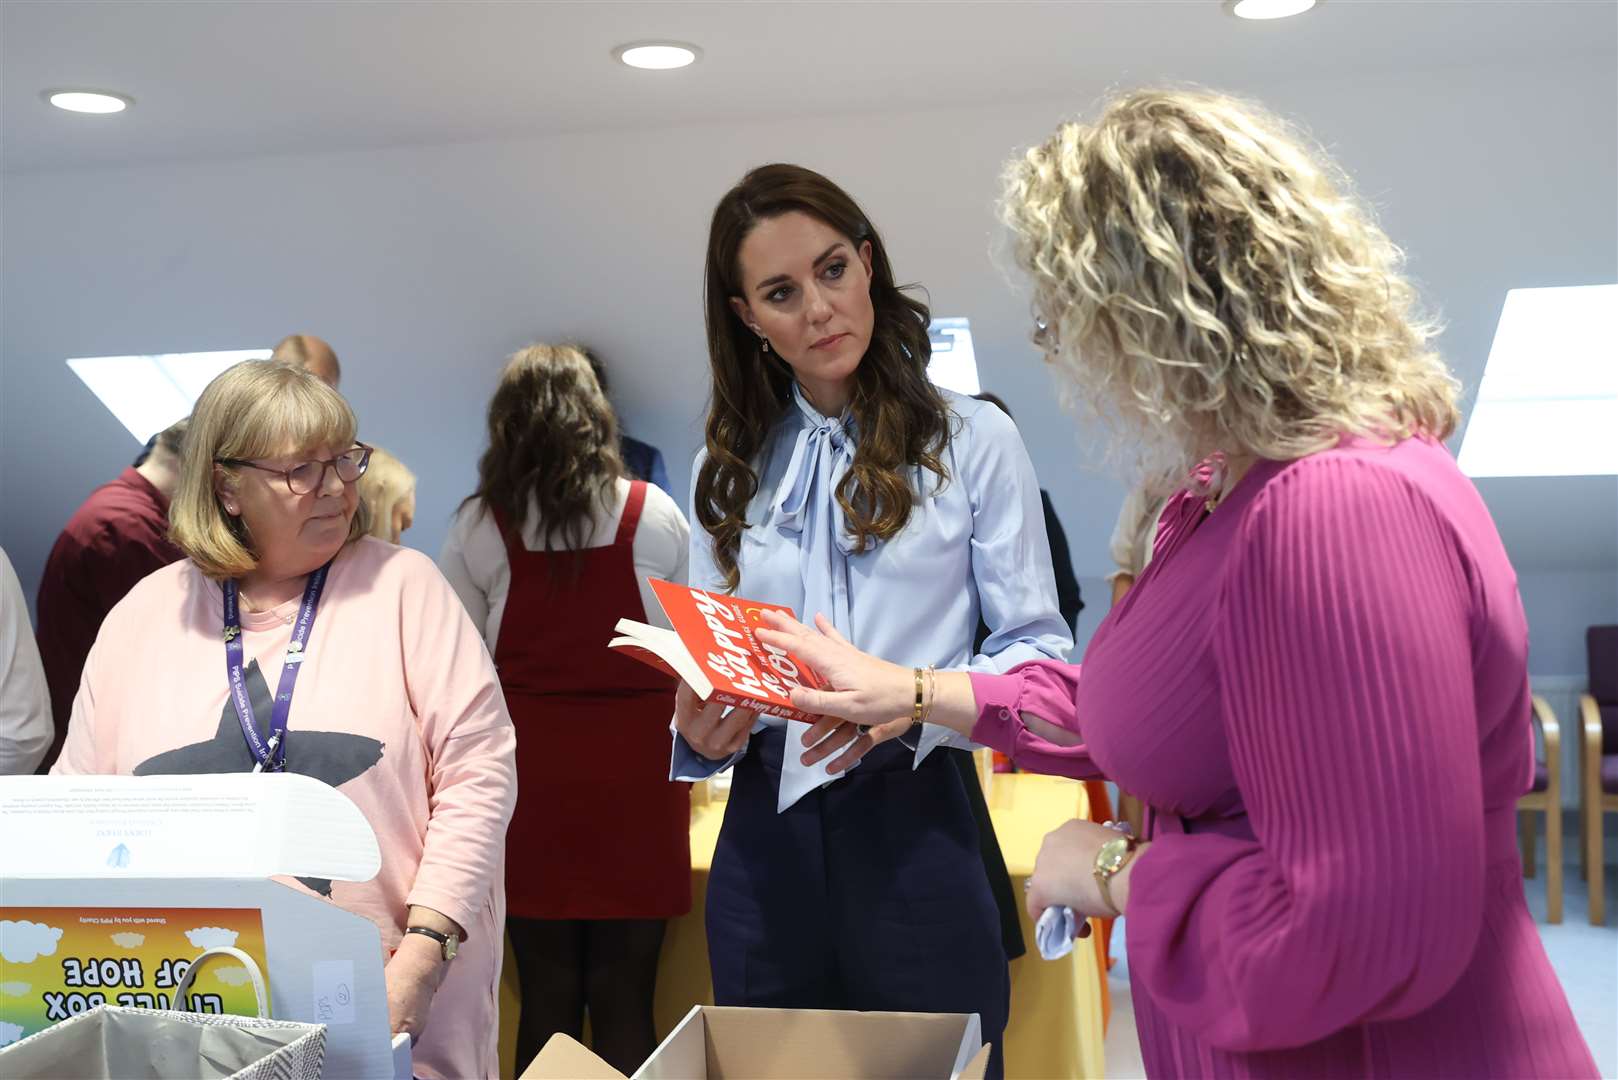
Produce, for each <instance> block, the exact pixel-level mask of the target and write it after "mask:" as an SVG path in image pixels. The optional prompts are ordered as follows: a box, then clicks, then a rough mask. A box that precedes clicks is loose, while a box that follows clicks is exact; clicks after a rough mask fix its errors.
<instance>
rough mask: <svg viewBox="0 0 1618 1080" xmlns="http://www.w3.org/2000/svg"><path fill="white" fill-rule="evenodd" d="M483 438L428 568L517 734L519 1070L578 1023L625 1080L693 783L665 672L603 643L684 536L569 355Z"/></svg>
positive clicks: (672, 889)
mask: <svg viewBox="0 0 1618 1080" xmlns="http://www.w3.org/2000/svg"><path fill="white" fill-rule="evenodd" d="M489 432H490V443H489V450H488V451H486V452H485V454H484V457H483V460H482V462H481V463H480V466H479V474H480V482H479V486H478V492H477V494H475V495H474V496H473V497H472V498H470V499H468V500H467V502H466V504H465V505H463V507H462V509H461V513H460V514H459V515H458V517H457V520H456V524H455V526H454V528H453V529H452V531H451V535H450V537H449V539H448V541H447V542H446V544H445V549H444V554H443V556H442V557H441V559H440V563H441V565H442V567H443V569H444V571H445V575H446V577H448V578H449V579H450V582H451V584H452V585H454V586H455V587H456V589H457V592H459V593H460V594H461V595H462V598H463V601H465V602H466V603H467V606H468V609H469V611H470V612H471V614H472V617H473V619H474V621H478V620H480V619H481V620H482V621H481V623H480V625H482V626H485V627H487V628H488V629H487V637H486V639H487V640H489V641H490V643H491V648H492V650H493V652H494V659H495V666H496V667H497V668H498V670H499V675H500V683H501V687H502V689H503V690H504V692H505V696H506V704H507V706H508V708H509V709H510V711H511V717H512V721H513V723H514V724H515V726H516V729H517V808H516V812H515V814H514V815H513V816H512V819H511V828H510V831H509V832H508V833H507V838H506V903H507V909H508V913H509V918H508V920H507V927H508V930H509V932H510V935H511V943H512V947H513V951H514V953H515V955H516V958H517V966H518V975H519V981H520V983H521V987H522V1016H521V1020H520V1022H519V1025H518V1046H517V1067H518V1070H519V1071H521V1069H522V1068H524V1067H525V1066H526V1064H527V1062H528V1061H529V1060H531V1058H532V1057H533V1055H534V1054H536V1053H537V1052H538V1051H539V1048H540V1047H541V1046H543V1045H544V1043H545V1041H546V1040H547V1039H548V1038H550V1036H551V1035H552V1034H554V1033H556V1032H558V1031H562V1032H567V1033H568V1034H570V1035H572V1036H574V1037H575V1038H580V1037H582V1029H583V1021H584V1016H585V1014H586V1012H588V1014H589V1017H590V1028H591V1034H592V1037H593V1042H594V1045H595V1049H596V1051H597V1053H599V1054H601V1056H602V1057H603V1058H605V1059H606V1060H608V1061H609V1062H611V1063H612V1064H613V1065H614V1066H616V1067H617V1068H618V1069H620V1070H621V1071H623V1072H626V1073H627V1072H631V1071H633V1070H634V1069H635V1068H636V1067H637V1066H638V1065H639V1064H640V1063H641V1062H642V1061H643V1060H644V1059H645V1058H646V1057H647V1056H648V1055H649V1054H650V1053H651V1051H652V1050H653V1049H654V1048H655V1045H656V1036H655V1032H654V1029H653V1024H652V999H653V992H654V989H655V984H656V973H657V958H658V953H659V950H660V948H661V946H662V941H663V933H664V927H665V923H666V920H667V919H669V918H670V917H672V916H676V915H681V914H684V913H685V912H686V911H688V910H689V909H690V906H691V851H690V834H689V828H690V788H689V785H687V784H673V783H670V782H669V780H668V772H669V751H668V728H669V717H670V716H671V715H672V714H673V711H674V684H673V680H672V679H670V678H669V677H668V676H666V675H664V674H662V673H660V672H658V671H655V670H653V669H651V668H649V667H647V666H645V665H643V664H640V663H637V662H635V661H633V660H630V659H628V658H627V657H624V656H621V655H619V654H617V653H615V652H612V651H611V650H609V649H607V648H606V643H607V641H608V640H609V639H611V638H612V636H613V634H614V630H613V627H614V624H615V623H616V622H617V621H618V620H619V619H620V618H625V617H628V618H632V619H639V620H642V621H652V620H650V619H648V614H649V613H648V612H647V610H646V604H645V602H644V600H643V598H642V597H643V591H642V586H641V581H642V580H643V579H644V578H645V577H646V576H648V575H653V576H659V577H671V578H674V579H676V580H683V577H684V558H685V557H684V555H683V554H681V552H683V550H684V544H685V541H684V540H683V539H682V537H684V536H685V535H688V534H687V531H686V527H685V522H684V519H683V518H682V517H681V516H680V513H679V509H678V508H677V507H676V506H675V505H674V502H673V500H672V499H670V498H669V497H668V496H667V495H665V494H664V493H663V492H661V491H659V490H657V489H655V488H649V487H648V485H647V484H645V483H643V482H640V481H633V482H630V481H627V480H625V479H623V466H622V462H621V460H620V459H619V456H618V451H617V445H618V433H617V424H616V421H615V420H614V419H613V416H612V411H611V406H610V405H609V404H608V403H607V399H606V396H605V395H604V394H603V393H602V391H601V388H600V386H599V384H598V383H597V381H596V378H595V376H594V375H593V373H592V372H591V370H590V367H589V364H588V362H587V361H586V359H585V358H584V356H583V354H582V353H581V352H580V351H579V350H577V349H575V348H572V347H567V346H562V347H552V346H543V345H536V346H531V347H529V348H527V349H524V350H523V351H521V352H519V353H517V354H516V356H514V357H512V359H511V361H510V362H509V363H508V365H507V367H506V371H505V374H504V375H503V376H502V378H501V384H500V388H499V389H498V390H497V391H496V393H495V396H494V400H493V401H492V402H491V404H490V408H489ZM620 504H621V506H622V510H621V513H620V512H618V507H619V505H620ZM614 518H616V526H615V527H614V525H613V519H614ZM647 519H652V520H647ZM643 529H647V530H648V533H649V535H647V536H646V537H645V538H643V540H642V541H641V542H637V536H638V534H640V533H641V531H642V530H643ZM609 530H610V532H609ZM603 535H605V536H610V537H611V540H610V542H608V543H604V544H603V543H600V539H601V537H602V536H603ZM525 538H533V539H534V540H535V541H537V542H535V543H534V545H533V547H534V549H530V546H529V542H528V541H527V539H525ZM502 563H503V567H502V566H501V565H500V564H502ZM502 569H503V570H504V574H503V575H502V574H501V573H500V571H501V570H502ZM502 576H503V578H504V580H503V581H502V580H501V578H502ZM502 584H503V585H504V596H503V605H502V607H501V610H499V611H495V610H493V608H494V606H495V603H494V602H495V601H496V600H498V599H500V596H499V593H500V592H501V585H502ZM480 601H481V603H480Z"/></svg>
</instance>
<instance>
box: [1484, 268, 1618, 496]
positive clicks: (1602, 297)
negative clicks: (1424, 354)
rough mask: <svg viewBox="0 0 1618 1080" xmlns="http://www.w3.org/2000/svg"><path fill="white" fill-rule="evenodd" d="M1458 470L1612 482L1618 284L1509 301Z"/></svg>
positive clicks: (1520, 293) (1617, 463) (1617, 420)
mask: <svg viewBox="0 0 1618 1080" xmlns="http://www.w3.org/2000/svg"><path fill="white" fill-rule="evenodd" d="M1460 465H1461V470H1462V471H1463V472H1465V473H1466V474H1467V475H1468V476H1608V475H1615V474H1618V285H1581V286H1572V287H1565V288H1554V289H1512V290H1511V291H1510V292H1509V293H1507V294H1506V302H1505V305H1504V307H1502V308H1501V310H1500V324H1499V325H1498V326H1497V327H1495V331H1494V345H1493V346H1492V347H1491V348H1490V349H1489V363H1488V366H1487V367H1486V368H1484V371H1483V383H1482V385H1481V386H1479V387H1478V398H1477V403H1476V404H1475V405H1474V406H1473V407H1472V416H1471V418H1470V420H1469V421H1468V422H1467V425H1466V436H1465V438H1464V439H1463V440H1462V442H1461V453H1460Z"/></svg>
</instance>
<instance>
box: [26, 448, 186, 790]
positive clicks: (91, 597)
mask: <svg viewBox="0 0 1618 1080" xmlns="http://www.w3.org/2000/svg"><path fill="white" fill-rule="evenodd" d="M186 423H187V422H186V421H185V420H181V421H179V422H178V423H176V424H173V425H171V426H170V427H168V428H166V429H164V430H163V431H160V432H158V433H157V434H156V435H155V436H153V438H152V443H151V452H150V453H148V454H146V455H145V457H144V459H143V460H142V461H141V462H140V464H139V465H132V466H130V467H129V468H127V469H125V470H124V471H123V473H122V474H121V475H119V477H118V479H116V480H114V481H112V482H111V483H110V484H103V485H102V486H100V487H98V488H96V489H95V491H93V492H91V493H90V497H89V498H88V499H86V500H84V504H83V505H82V506H80V507H79V508H78V509H77V510H76V511H74V512H73V516H72V517H71V518H69V519H68V522H67V524H66V525H65V526H63V528H62V532H61V535H59V536H58V537H57V538H56V543H55V545H54V546H53V547H52V548H51V553H50V556H49V557H48V558H47V559H46V560H45V570H44V573H42V574H41V575H40V579H39V593H38V597H37V603H38V607H37V611H38V615H39V629H38V631H37V632H36V634H35V638H36V639H37V640H38V642H39V653H40V657H41V658H42V659H43V660H44V663H45V680H46V682H47V683H48V684H49V685H50V691H51V715H53V716H55V717H56V734H55V736H54V737H53V738H52V740H51V747H50V749H49V750H48V751H47V752H46V754H45V758H44V760H43V761H41V762H40V764H39V771H40V772H45V771H47V770H49V769H50V767H51V764H52V763H53V762H55V760H56V756H57V755H58V754H60V753H61V752H62V740H63V739H64V738H65V737H66V736H67V718H68V714H69V713H71V712H72V710H73V695H74V694H77V693H78V692H79V676H80V674H81V673H82V672H83V671H84V658H85V657H86V656H89V655H90V646H92V645H94V644H95V640H96V634H97V633H98V632H99V631H100V630H101V622H102V620H103V619H105V618H106V617H107V612H109V611H111V610H112V609H113V605H115V604H117V603H118V601H120V600H122V599H123V598H124V594H125V593H127V592H129V590H130V589H132V588H134V587H135V583H136V582H137V581H139V580H140V579H141V578H143V577H145V576H146V575H147V574H150V573H151V572H152V571H154V570H160V569H162V568H163V567H165V566H167V565H168V564H169V563H171V562H176V561H178V560H179V559H181V558H182V557H183V555H182V553H181V551H180V549H179V548H177V547H175V546H174V545H173V544H172V543H170V541H169V537H168V533H169V500H170V499H171V498H173V496H174V490H175V488H177V487H178V486H179V483H180V451H181V445H182V442H183V440H184V438H185V430H186Z"/></svg>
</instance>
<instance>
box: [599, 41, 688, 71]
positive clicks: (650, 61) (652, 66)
mask: <svg viewBox="0 0 1618 1080" xmlns="http://www.w3.org/2000/svg"><path fill="white" fill-rule="evenodd" d="M612 55H613V59H615V60H619V61H621V62H622V63H625V64H628V65H629V66H630V67H633V68H645V69H647V70H649V71H668V70H670V69H672V68H683V67H688V66H690V65H691V64H694V63H696V62H697V58H698V57H700V56H701V55H702V50H701V49H699V48H697V47H696V46H695V45H686V44H684V43H683V42H679V41H637V42H634V43H633V44H630V45H620V46H618V47H617V48H616V49H614V50H612Z"/></svg>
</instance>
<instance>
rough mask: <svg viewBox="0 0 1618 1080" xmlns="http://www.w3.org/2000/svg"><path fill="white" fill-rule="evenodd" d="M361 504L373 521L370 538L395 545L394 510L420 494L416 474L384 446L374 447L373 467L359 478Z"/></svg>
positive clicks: (372, 451) (372, 455) (372, 452)
mask: <svg viewBox="0 0 1618 1080" xmlns="http://www.w3.org/2000/svg"><path fill="white" fill-rule="evenodd" d="M359 485H360V503H361V505H363V506H364V507H365V512H366V515H367V516H368V517H369V518H370V519H371V521H370V525H371V532H370V535H372V536H374V537H377V538H378V539H380V540H386V541H388V543H390V544H391V543H393V542H394V541H393V508H394V507H396V506H398V505H399V503H401V502H403V501H404V499H405V497H406V496H407V495H413V494H414V493H415V491H416V474H415V473H413V472H411V471H410V468H409V466H407V465H406V464H405V463H404V462H402V461H400V460H399V459H398V458H396V457H394V456H393V455H392V454H390V453H388V452H387V451H386V450H384V449H382V448H381V447H380V446H373V447H371V464H370V465H369V466H368V467H367V468H366V470H365V474H364V475H363V476H361V477H360V479H359Z"/></svg>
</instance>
